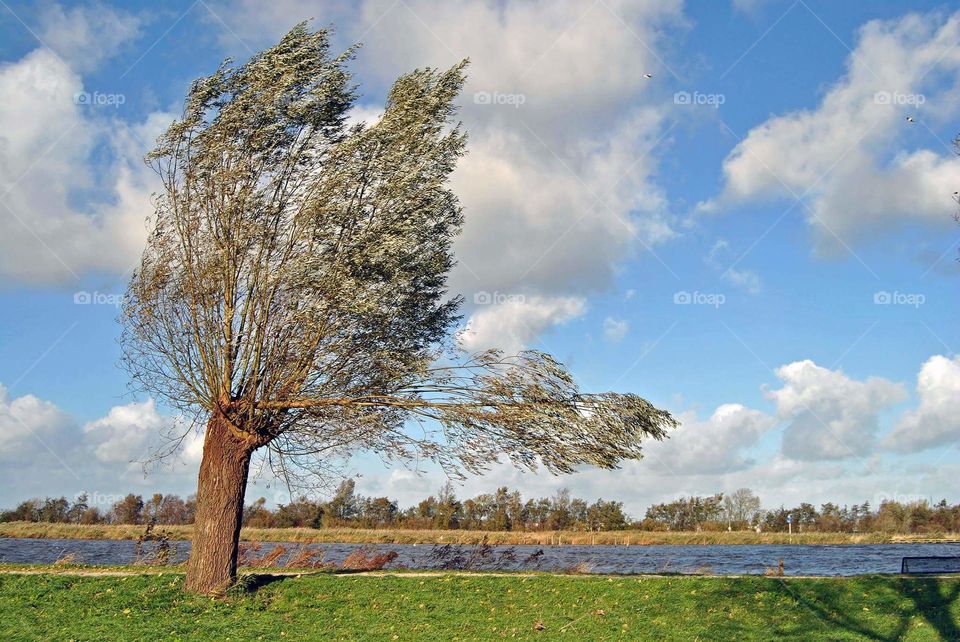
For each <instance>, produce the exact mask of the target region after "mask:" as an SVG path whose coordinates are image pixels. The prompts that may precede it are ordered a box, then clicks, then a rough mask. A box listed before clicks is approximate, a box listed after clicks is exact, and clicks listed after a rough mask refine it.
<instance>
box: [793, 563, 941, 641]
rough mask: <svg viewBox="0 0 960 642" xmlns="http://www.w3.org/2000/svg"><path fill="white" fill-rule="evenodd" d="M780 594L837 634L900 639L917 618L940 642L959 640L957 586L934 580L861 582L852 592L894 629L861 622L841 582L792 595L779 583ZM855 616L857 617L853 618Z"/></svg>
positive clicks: (858, 609)
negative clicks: (879, 611)
mask: <svg viewBox="0 0 960 642" xmlns="http://www.w3.org/2000/svg"><path fill="white" fill-rule="evenodd" d="M778 584H779V586H780V589H781V592H782V593H785V594H786V595H788V596H789V597H790V598H792V599H793V600H794V601H795V602H796V603H797V604H798V605H800V606H801V607H803V608H805V609H807V610H808V611H810V612H811V613H813V614H814V615H815V616H816V617H817V618H818V619H819V620H820V621H822V622H823V623H824V624H825V625H827V626H829V627H830V628H833V629H842V630H845V631H849V632H851V633H855V634H857V635H860V636H863V637H864V638H866V639H870V640H877V641H878V642H893V641H896V640H902V639H903V637H904V635H905V634H906V633H907V630H908V629H909V627H910V625H911V620H912V619H914V618H916V617H920V618H923V620H924V621H925V622H926V623H927V624H928V625H930V626H931V627H932V628H933V629H934V630H935V631H936V632H937V634H938V635H939V636H940V639H942V640H960V626H958V623H957V620H956V619H955V616H954V611H955V610H956V608H955V607H956V606H957V602H958V599H960V582H956V581H943V580H941V579H936V578H925V579H907V578H883V579H877V580H874V581H867V582H863V583H862V584H859V585H857V587H856V590H858V591H862V592H863V593H866V594H868V595H870V597H871V598H872V606H873V607H874V608H876V609H883V611H884V612H885V614H888V615H894V614H895V617H896V623H895V625H894V626H892V627H890V626H889V625H888V626H885V627H883V628H884V630H878V628H877V627H874V626H872V625H871V624H870V623H869V622H866V621H865V620H866V618H863V617H862V616H863V611H862V609H863V608H864V607H863V606H862V604H861V602H860V601H859V600H857V599H853V600H851V599H850V596H849V594H844V593H845V591H847V587H845V585H844V584H843V583H836V584H835V583H832V582H823V583H822V584H819V583H818V584H815V585H813V588H810V589H808V588H804V589H800V590H798V589H797V588H796V587H794V586H791V583H790V581H789V580H779V581H778ZM858 616H859V617H858Z"/></svg>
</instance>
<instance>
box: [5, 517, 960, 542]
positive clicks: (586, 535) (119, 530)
mask: <svg viewBox="0 0 960 642" xmlns="http://www.w3.org/2000/svg"><path fill="white" fill-rule="evenodd" d="M145 529H146V526H144V525H127V524H89V525H87V524H55V523H43V522H4V523H0V538H3V539H10V538H35V539H87V540H136V539H138V538H140V537H141V536H142V535H143V534H144V531H145ZM154 533H155V534H161V533H162V534H164V535H165V536H166V537H168V538H169V539H172V540H178V541H185V540H189V539H190V538H191V536H192V534H193V526H192V525H178V526H166V525H162V524H158V525H157V526H155V527H154ZM240 539H241V540H242V541H246V542H295V543H310V544H377V545H390V544H425V545H433V544H482V543H484V542H486V543H487V544H491V545H506V546H519V545H529V546H567V545H577V546H653V545H674V546H690V545H721V544H745V545H761V544H796V545H804V544H805V545H814V544H820V545H830V544H926V543H935V544H950V543H960V533H924V534H896V533H819V532H806V533H793V534H789V533H756V532H754V531H732V532H731V531H700V532H690V531H640V530H623V531H602V532H590V531H468V530H404V529H362V528H244V529H243V530H242V531H241V533H240Z"/></svg>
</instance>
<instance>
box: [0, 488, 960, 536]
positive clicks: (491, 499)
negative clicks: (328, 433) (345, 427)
mask: <svg viewBox="0 0 960 642" xmlns="http://www.w3.org/2000/svg"><path fill="white" fill-rule="evenodd" d="M195 513H196V500H195V498H194V497H193V496H190V497H188V498H187V499H183V498H181V497H179V496H177V495H162V494H159V493H158V494H155V495H153V496H152V497H150V498H149V499H147V500H144V499H143V497H142V496H141V495H135V494H133V493H131V494H128V495H126V496H125V497H123V498H122V499H120V500H119V501H117V502H115V503H114V504H113V505H112V506H110V507H109V508H107V509H101V508H100V507H98V506H91V505H90V503H89V498H88V497H87V496H86V495H81V496H79V497H78V498H77V499H76V500H75V501H73V502H71V501H69V500H67V498H66V497H59V498H50V497H47V498H45V499H29V500H27V501H24V502H21V503H20V504H19V505H18V506H17V507H16V508H14V509H13V510H7V511H4V512H2V513H0V522H10V521H26V522H51V523H72V524H150V523H153V524H168V525H175V524H192V523H193V520H194V516H195ZM788 518H789V519H790V523H791V525H792V528H793V531H794V532H845V533H857V532H889V533H928V532H931V533H932V532H960V504H957V505H950V504H948V503H947V501H946V500H945V499H944V500H941V501H940V502H939V503H936V504H931V503H929V502H927V501H924V500H918V501H911V502H898V501H893V500H884V501H882V502H881V503H880V505H879V507H877V508H876V509H875V510H874V509H873V508H871V506H870V504H869V503H863V504H854V505H853V506H846V505H845V506H842V507H841V506H839V505H837V504H833V503H829V502H828V503H826V504H821V505H820V508H819V509H818V508H816V507H815V506H814V505H813V504H809V503H801V504H800V505H799V506H796V507H792V508H787V507H784V506H781V507H779V508H775V509H764V508H762V506H761V504H760V498H759V497H757V495H756V494H754V493H753V492H752V491H751V490H749V489H746V488H741V489H739V490H737V491H735V492H733V493H730V494H728V495H724V494H721V493H718V494H716V495H709V496H691V497H681V498H679V499H677V500H674V501H672V502H667V503H663V504H656V505H653V506H651V507H650V508H648V509H647V511H646V514H645V515H644V517H643V519H639V520H634V519H631V518H630V517H629V516H627V515H626V513H624V511H623V503H622V502H617V501H605V500H602V499H599V500H597V501H595V502H592V503H590V502H588V501H586V500H584V499H580V498H578V497H573V496H572V495H571V494H570V491H569V490H566V489H562V490H560V491H559V492H557V493H556V494H555V495H554V496H553V497H541V498H537V499H528V500H526V501H524V499H523V498H522V496H521V495H520V491H518V490H510V489H509V488H507V487H502V488H498V489H497V490H496V491H495V492H493V493H483V494H480V495H477V496H476V497H472V498H469V499H463V500H461V499H458V498H457V496H456V493H455V492H454V488H453V486H452V485H451V484H446V485H445V486H444V487H443V488H441V489H440V492H439V493H437V494H436V496H434V495H431V496H429V497H427V498H426V499H424V500H422V501H420V502H419V503H418V504H416V505H415V506H410V507H408V508H404V509H401V508H400V506H399V504H398V503H397V501H396V500H392V499H390V498H388V497H364V496H362V495H360V494H358V493H357V492H356V486H355V483H354V481H353V480H352V479H348V480H346V481H344V482H343V483H342V484H341V485H340V486H339V488H338V489H337V492H336V493H335V494H334V496H333V497H332V498H331V499H330V500H327V501H316V500H311V499H308V498H306V497H301V498H299V499H296V500H294V501H292V502H290V503H288V504H280V505H278V506H277V507H276V508H273V509H271V508H269V507H267V505H266V499H264V498H262V497H261V498H260V499H257V500H256V501H254V502H253V503H252V504H248V505H247V506H246V507H245V508H244V512H243V525H244V526H250V527H255V528H290V527H301V528H303V527H306V528H333V527H347V528H405V529H440V530H452V529H462V530H490V531H553V530H580V531H610V530H624V529H638V530H650V531H700V530H708V531H717V530H737V531H742V530H750V529H755V530H760V531H772V532H783V531H787V530H788V528H789V527H788Z"/></svg>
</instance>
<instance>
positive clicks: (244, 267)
mask: <svg viewBox="0 0 960 642" xmlns="http://www.w3.org/2000/svg"><path fill="white" fill-rule="evenodd" d="M352 56H353V51H352V50H351V51H347V52H346V53H344V54H341V55H332V53H331V47H330V40H329V33H328V32H327V31H323V30H320V31H311V30H309V29H308V28H307V26H306V25H305V24H301V25H298V26H297V27H295V28H294V29H293V30H292V31H290V33H288V34H287V35H286V36H285V37H284V38H283V39H282V40H281V41H280V42H279V44H277V45H276V46H274V47H271V48H270V49H267V50H265V51H263V52H261V53H260V54H257V55H255V56H254V57H253V58H252V59H250V60H249V62H247V63H246V64H243V65H239V66H234V65H232V63H230V61H227V62H226V63H224V65H223V66H221V67H220V68H219V69H218V70H217V71H216V73H214V74H213V75H211V76H209V77H206V78H202V79H200V80H197V81H196V82H194V83H193V85H192V86H191V88H190V91H189V94H188V96H187V99H186V104H185V109H184V112H183V115H182V117H181V118H180V119H179V120H177V121H176V122H175V123H174V124H173V125H171V127H170V128H169V129H168V130H167V132H166V133H165V134H164V135H163V136H162V137H161V138H160V139H159V140H158V143H157V147H156V149H155V150H154V151H153V152H152V153H151V154H150V155H149V156H148V157H147V161H148V163H149V164H151V165H152V166H153V167H154V168H155V169H156V171H157V172H158V174H159V176H160V177H161V179H162V182H163V192H162V193H161V194H160V195H159V196H158V198H157V202H156V212H155V215H154V219H153V221H152V232H151V234H150V237H149V240H148V243H147V247H146V249H145V250H144V253H143V257H142V261H141V263H140V266H139V267H138V269H137V271H136V273H135V274H134V276H133V278H132V280H131V283H130V286H129V291H128V293H127V296H126V299H125V304H124V332H123V343H124V353H125V363H126V365H127V366H128V368H129V369H130V370H131V372H132V374H133V377H134V381H135V383H139V384H140V388H141V389H142V390H144V391H147V392H149V393H151V394H154V395H157V396H159V397H162V398H163V399H165V400H166V401H167V402H168V403H169V404H172V405H173V406H175V407H177V408H180V409H181V410H182V411H184V412H185V413H190V416H193V417H196V418H197V419H198V420H199V421H201V422H202V423H205V437H204V447H203V458H202V462H201V465H200V475H199V482H198V488H197V507H196V528H195V533H194V540H193V549H192V551H191V555H190V561H189V566H188V572H187V588H188V589H189V590H192V591H196V592H204V593H217V592H220V591H222V590H223V589H224V588H226V587H227V586H228V585H229V584H230V583H231V581H232V580H233V579H234V578H235V572H236V563H237V543H238V538H239V530H240V524H241V519H242V514H243V500H244V491H245V488H246V485H247V478H248V474H249V471H250V466H251V457H252V456H253V455H254V454H255V453H257V454H258V456H262V457H263V460H262V461H263V463H265V464H267V465H269V466H270V467H271V468H272V470H273V472H274V473H275V474H276V475H278V476H279V477H281V478H283V479H285V480H288V481H290V482H291V483H294V482H296V481H297V480H302V479H305V478H308V477H309V476H310V475H317V474H319V475H324V474H327V473H329V472H330V470H331V468H330V465H331V462H335V461H343V459H342V458H343V457H344V456H347V455H349V454H351V453H353V452H356V451H358V450H367V451H375V452H377V453H379V454H380V455H381V456H382V457H383V458H384V459H385V460H407V459H410V458H427V459H430V460H433V461H435V462H438V463H439V464H440V465H442V466H443V467H444V468H445V469H447V470H448V471H449V472H450V473H451V474H459V473H462V472H465V471H466V472H479V471H483V470H485V469H486V468H488V467H489V466H490V465H491V464H493V463H494V462H496V461H498V460H499V459H501V458H507V459H509V460H511V461H513V462H514V463H515V464H517V465H520V466H525V467H529V468H534V467H536V466H538V465H542V466H544V467H546V468H547V469H548V470H550V471H553V472H555V473H568V472H571V471H573V470H575V469H576V468H577V467H578V466H583V465H593V466H600V467H604V468H612V467H615V466H616V465H617V464H618V462H620V461H621V460H623V459H625V458H639V457H640V455H641V447H640V442H641V439H642V438H645V437H650V438H654V439H661V438H663V437H664V435H665V430H666V429H667V428H669V427H670V426H672V425H673V423H674V421H673V419H672V417H671V416H670V415H669V414H668V413H667V412H664V411H662V410H658V409H657V408H655V407H654V406H652V405H651V404H650V403H648V402H647V401H645V400H643V399H641V398H640V397H637V396H635V395H632V394H615V393H601V394H591V393H586V392H582V391H581V390H580V389H579V388H578V387H577V385H576V384H575V383H574V381H573V380H572V378H571V376H570V375H569V373H568V372H567V371H566V370H565V368H564V367H563V366H562V365H561V364H560V363H558V362H557V361H555V360H554V359H553V358H552V357H550V356H549V355H547V354H543V353H541V352H533V351H528V352H522V353H520V354H518V355H504V354H503V353H501V352H499V351H496V350H492V351H487V352H482V353H478V354H464V353H461V352H460V351H459V350H458V349H457V348H456V343H455V340H454V336H453V334H452V332H453V330H454V328H455V327H456V324H457V322H458V320H459V318H460V317H459V316H458V309H459V306H460V303H461V300H460V298H459V297H451V296H450V295H449V294H448V292H447V286H446V280H447V274H448V272H449V271H450V269H451V267H452V266H453V265H454V259H453V256H452V253H451V242H452V239H453V238H454V237H455V236H456V235H457V233H458V232H459V230H460V227H461V224H462V222H463V216H462V213H461V208H460V206H459V204H458V201H457V198H456V196H455V195H454V194H453V193H452V192H451V191H450V190H449V188H448V187H447V179H448V177H449V175H450V173H451V171H452V170H453V169H454V166H455V163H456V161H457V159H458V157H459V156H460V155H461V154H462V153H463V152H464V149H465V136H464V133H463V132H462V131H461V129H460V127H459V125H458V124H457V123H455V122H453V117H454V114H455V107H454V100H455V98H456V97H457V95H458V93H459V92H460V90H461V87H462V85H463V82H464V75H463V74H464V67H465V63H461V64H459V65H457V66H455V67H453V68H452V69H449V70H447V71H442V72H441V71H437V70H432V69H420V70H416V71H413V72H412V73H409V74H407V75H405V76H402V77H400V78H399V79H398V80H397V81H396V83H395V84H394V86H393V88H392V89H391V90H390V92H389V95H388V98H387V101H386V105H385V108H384V112H383V115H382V117H381V118H380V119H379V120H377V121H376V122H375V123H372V124H363V123H361V124H353V125H351V124H349V123H348V121H347V118H348V114H349V112H350V109H351V107H352V105H353V102H354V100H355V96H356V94H355V88H354V86H353V85H352V81H351V76H350V73H349V72H348V70H347V64H348V62H349V61H350V59H351V58H352ZM492 260H495V258H494V259H492ZM298 471H299V472H298Z"/></svg>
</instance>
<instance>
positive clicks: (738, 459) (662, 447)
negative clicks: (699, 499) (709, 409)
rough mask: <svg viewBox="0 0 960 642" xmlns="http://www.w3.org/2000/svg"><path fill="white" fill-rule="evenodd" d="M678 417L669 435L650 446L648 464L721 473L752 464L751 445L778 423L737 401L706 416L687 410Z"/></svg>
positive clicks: (674, 471) (697, 472)
mask: <svg viewBox="0 0 960 642" xmlns="http://www.w3.org/2000/svg"><path fill="white" fill-rule="evenodd" d="M678 420H679V421H680V427H679V428H677V429H676V430H674V431H672V432H671V434H670V439H668V440H666V441H664V442H661V443H652V444H651V445H650V446H649V447H648V448H647V453H648V460H649V463H648V465H653V466H654V467H656V468H657V469H658V470H661V471H666V472H670V473H672V474H675V475H679V474H685V475H722V474H724V473H729V472H733V471H736V470H741V469H743V468H745V467H747V466H749V465H751V464H753V459H751V458H750V457H749V455H748V451H749V449H750V448H751V447H752V446H754V445H755V444H756V443H757V441H758V440H759V439H760V438H761V437H762V436H763V435H764V434H766V432H767V431H768V430H770V429H771V428H772V427H773V426H774V425H775V424H776V423H777V419H776V417H771V416H770V415H767V414H765V413H763V412H761V411H759V410H754V409H752V408H747V407H746V406H743V405H741V404H738V403H727V404H723V405H721V406H718V407H717V409H716V410H715V411H714V412H713V414H712V415H710V417H709V418H707V419H700V418H698V417H697V414H696V413H695V412H693V411H687V412H684V413H681V414H680V415H679V417H678Z"/></svg>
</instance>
